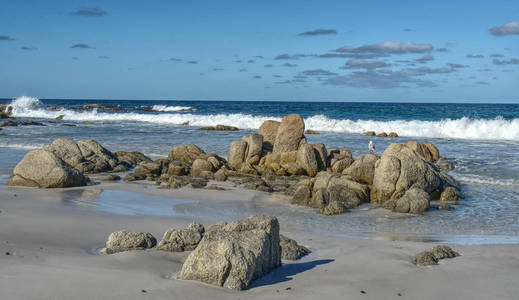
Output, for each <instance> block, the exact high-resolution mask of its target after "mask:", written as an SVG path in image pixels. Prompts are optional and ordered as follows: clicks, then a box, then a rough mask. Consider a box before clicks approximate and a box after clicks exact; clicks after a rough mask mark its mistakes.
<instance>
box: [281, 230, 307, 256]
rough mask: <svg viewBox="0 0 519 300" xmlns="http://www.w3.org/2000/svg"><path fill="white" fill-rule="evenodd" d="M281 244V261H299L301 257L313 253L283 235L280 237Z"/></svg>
mask: <svg viewBox="0 0 519 300" xmlns="http://www.w3.org/2000/svg"><path fill="white" fill-rule="evenodd" d="M279 244H280V246H281V259H284V260H298V259H300V258H301V257H303V256H305V255H307V254H310V253H312V251H310V250H309V249H308V248H306V247H305V246H301V245H299V244H298V243H297V242H296V241H294V240H293V239H291V238H288V237H286V236H284V235H282V234H280V235H279Z"/></svg>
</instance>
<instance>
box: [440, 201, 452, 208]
mask: <svg viewBox="0 0 519 300" xmlns="http://www.w3.org/2000/svg"><path fill="white" fill-rule="evenodd" d="M450 209H451V206H450V205H449V203H445V202H440V204H438V210H450Z"/></svg>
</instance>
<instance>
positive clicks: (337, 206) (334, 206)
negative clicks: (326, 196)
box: [319, 201, 348, 216]
mask: <svg viewBox="0 0 519 300" xmlns="http://www.w3.org/2000/svg"><path fill="white" fill-rule="evenodd" d="M347 211H348V209H347V208H346V206H345V205H344V203H342V202H339V201H330V202H329V203H328V205H326V206H325V207H323V208H321V210H320V211H319V213H321V214H323V215H327V216H333V215H340V214H343V213H345V212H347Z"/></svg>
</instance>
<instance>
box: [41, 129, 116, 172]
mask: <svg viewBox="0 0 519 300" xmlns="http://www.w3.org/2000/svg"><path fill="white" fill-rule="evenodd" d="M43 149H44V150H46V151H49V152H52V153H54V154H56V155H57V156H58V157H59V158H61V159H62V160H63V161H65V162H66V163H68V164H69V165H71V166H73V167H74V168H76V169H78V170H79V171H80V172H82V173H99V172H105V171H111V170H112V169H113V168H115V167H116V166H117V164H118V159H117V156H116V155H115V154H113V153H112V152H110V151H108V150H107V149H106V148H104V147H103V146H101V144H99V143H98V142H96V141H94V140H83V141H78V142H77V143H76V142H74V141H73V140H70V139H65V138H61V139H56V140H54V141H53V142H52V143H51V144H49V145H46V146H45V147H43Z"/></svg>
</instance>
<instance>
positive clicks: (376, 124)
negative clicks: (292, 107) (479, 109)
mask: <svg viewBox="0 0 519 300" xmlns="http://www.w3.org/2000/svg"><path fill="white" fill-rule="evenodd" d="M10 105H12V106H13V108H14V109H13V115H14V116H17V117H30V118H49V119H53V118H56V117H58V116H59V115H64V118H63V119H65V120H71V121H101V122H114V121H115V122H117V121H132V122H148V123H155V124H170V125H177V124H182V123H184V122H189V124H190V125H191V126H215V125H218V124H225V125H230V126H236V127H238V128H242V129H257V128H259V127H260V126H261V124H262V123H263V122H264V121H266V120H276V121H280V120H281V118H279V117H273V116H254V115H251V114H243V113H238V114H210V115H199V114H193V113H167V112H165V113H162V114H141V113H135V112H130V113H127V112H124V113H122V112H115V113H108V112H98V111H97V110H92V111H80V112H78V111H73V110H68V109H64V110H61V111H49V110H46V109H45V108H44V106H43V104H42V103H41V101H39V100H38V99H36V98H31V97H20V98H17V99H15V100H13V101H12V102H11V104H10ZM170 107H173V106H170ZM305 123H306V128H308V129H313V130H318V131H325V132H336V133H363V132H365V131H375V132H387V133H389V132H391V131H394V132H397V133H398V134H399V135H400V136H407V137H427V138H453V139H472V140H509V141H519V119H513V120H505V119H503V118H500V117H498V118H495V119H472V118H468V117H463V118H460V119H444V120H440V121H422V120H392V121H375V120H351V119H331V118H328V117H326V116H324V115H315V116H311V117H309V118H306V119H305Z"/></svg>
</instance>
